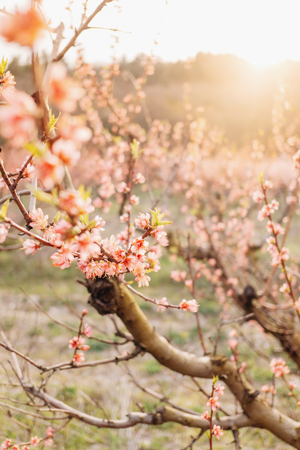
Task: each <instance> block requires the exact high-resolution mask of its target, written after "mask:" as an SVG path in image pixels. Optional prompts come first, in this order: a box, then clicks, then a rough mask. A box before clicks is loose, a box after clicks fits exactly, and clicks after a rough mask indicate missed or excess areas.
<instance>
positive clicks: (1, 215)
mask: <svg viewBox="0 0 300 450" xmlns="http://www.w3.org/2000/svg"><path fill="white" fill-rule="evenodd" d="M9 202H10V198H8V199H7V200H6V202H5V203H3V205H2V208H1V210H0V220H4V219H5V217H6V213H7V208H8V205H9Z"/></svg>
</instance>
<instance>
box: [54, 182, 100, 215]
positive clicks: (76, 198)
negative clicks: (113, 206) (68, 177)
mask: <svg viewBox="0 0 300 450" xmlns="http://www.w3.org/2000/svg"><path fill="white" fill-rule="evenodd" d="M91 203H92V200H91V198H90V197H88V198H86V199H85V198H84V197H83V196H82V194H81V193H80V192H79V191H72V190H70V189H66V190H65V191H60V193H59V206H60V208H61V209H62V210H63V211H65V212H66V213H67V214H68V215H69V216H70V217H76V216H80V215H82V214H86V213H91V212H93V211H94V209H95V208H94V207H93V206H92V205H91Z"/></svg>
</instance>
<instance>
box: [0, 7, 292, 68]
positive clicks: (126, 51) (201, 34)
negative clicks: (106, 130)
mask: <svg viewBox="0 0 300 450" xmlns="http://www.w3.org/2000/svg"><path fill="white" fill-rule="evenodd" d="M99 2H100V0H89V2H88V7H89V9H88V11H92V10H93V9H94V8H95V7H96V6H97V5H98V4H99ZM15 4H16V5H17V6H18V7H19V8H20V9H22V8H24V7H25V8H26V7H28V5H29V4H30V0H16V1H14V0H0V8H3V7H6V9H7V10H8V11H13V10H14V6H13V5H15ZM68 4H69V0H43V9H44V10H45V14H46V17H47V18H49V19H51V22H52V25H53V26H57V25H58V23H59V22H60V21H63V22H64V23H66V24H69V23H70V14H69V13H68V12H67V11H66V10H65V7H66V6H67V5H68ZM71 10H72V14H73V17H74V23H75V24H78V19H80V14H81V11H82V1H81V0H73V3H72V5H71ZM299 17H300V0H119V1H114V2H112V3H110V4H108V5H107V6H106V7H105V8H104V10H103V11H102V12H101V13H100V14H99V15H98V16H97V17H96V18H95V19H94V20H93V22H92V23H91V25H92V26H94V27H108V28H118V29H119V30H123V31H128V32H130V34H127V33H121V32H120V33H113V32H111V31H105V30H99V29H96V30H95V29H92V30H88V31H85V32H84V34H83V35H82V36H81V37H80V39H79V42H82V43H83V45H84V47H85V49H86V50H85V55H86V59H87V60H88V61H91V62H102V63H103V62H107V61H109V59H110V56H111V55H112V49H111V48H110V47H111V45H112V43H113V42H114V40H113V38H112V35H117V36H118V37H119V39H120V43H119V44H118V45H117V47H116V49H115V51H116V55H117V56H118V57H122V56H123V55H125V56H126V58H127V59H129V60H130V59H133V58H134V57H135V56H136V55H137V54H138V53H146V54H149V53H151V51H153V52H154V54H155V55H157V56H159V57H161V58H162V59H164V60H168V61H176V60H178V59H186V58H187V57H188V56H195V54H196V53H197V52H199V51H204V52H212V53H233V54H236V55H238V56H240V57H242V58H245V59H246V60H248V61H250V62H252V63H254V64H259V65H267V64H273V63H277V62H279V61H282V60H284V59H294V60H300V32H299ZM65 36H66V38H67V37H68V36H70V34H69V31H68V30H66V33H65ZM155 40H156V41H157V43H158V44H157V45H154V41H155ZM40 48H46V49H48V51H49V48H50V46H49V40H47V39H45V40H44V41H43V42H41V44H40ZM0 49H1V53H3V54H4V55H5V57H11V56H12V55H14V54H19V52H20V47H18V46H16V45H12V44H6V43H5V42H4V41H3V40H1V39H0ZM21 53H22V55H26V56H27V55H29V51H28V50H26V49H24V48H23V49H21ZM75 55H76V53H75V51H74V50H72V51H71V52H70V54H69V56H68V58H67V59H68V61H74V58H75ZM0 56H1V55H0ZM24 58H25V56H24Z"/></svg>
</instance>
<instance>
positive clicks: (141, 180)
mask: <svg viewBox="0 0 300 450" xmlns="http://www.w3.org/2000/svg"><path fill="white" fill-rule="evenodd" d="M145 181H146V179H145V177H144V175H142V174H141V173H140V172H139V173H137V174H136V176H135V177H134V179H133V182H134V183H140V184H143V183H145Z"/></svg>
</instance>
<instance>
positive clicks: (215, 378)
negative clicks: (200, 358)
mask: <svg viewBox="0 0 300 450" xmlns="http://www.w3.org/2000/svg"><path fill="white" fill-rule="evenodd" d="M217 381H219V377H218V376H216V377H215V376H213V385H215V384H216V383H217Z"/></svg>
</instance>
